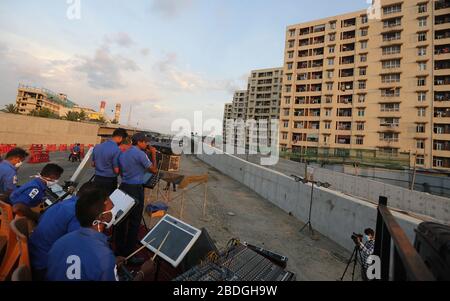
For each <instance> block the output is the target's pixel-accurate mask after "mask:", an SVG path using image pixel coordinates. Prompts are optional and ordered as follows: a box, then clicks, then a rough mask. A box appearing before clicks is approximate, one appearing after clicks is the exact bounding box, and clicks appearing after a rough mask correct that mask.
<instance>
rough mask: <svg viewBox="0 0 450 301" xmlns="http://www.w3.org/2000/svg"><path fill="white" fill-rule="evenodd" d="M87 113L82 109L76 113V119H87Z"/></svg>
mask: <svg viewBox="0 0 450 301" xmlns="http://www.w3.org/2000/svg"><path fill="white" fill-rule="evenodd" d="M87 117H88V116H87V114H86V112H85V111H83V110H81V112H80V113H78V119H79V120H80V121H84V120H86V119H87Z"/></svg>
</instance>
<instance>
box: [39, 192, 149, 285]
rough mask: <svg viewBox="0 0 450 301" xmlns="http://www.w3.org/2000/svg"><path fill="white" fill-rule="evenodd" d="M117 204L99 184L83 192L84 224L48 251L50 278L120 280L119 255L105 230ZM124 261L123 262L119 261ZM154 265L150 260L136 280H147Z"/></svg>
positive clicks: (78, 211)
mask: <svg viewBox="0 0 450 301" xmlns="http://www.w3.org/2000/svg"><path fill="white" fill-rule="evenodd" d="M113 207H114V204H113V203H112V201H111V200H110V199H109V197H108V195H107V193H106V192H105V191H104V190H103V189H101V188H96V189H93V190H91V191H90V192H89V193H86V194H83V195H81V196H80V198H79V199H78V201H77V204H76V207H75V208H76V209H75V212H76V217H77V219H78V221H79V222H80V225H81V228H80V229H79V230H77V231H74V232H71V233H69V234H66V235H65V236H63V237H62V238H60V239H59V240H58V241H56V242H55V244H54V245H53V247H52V248H51V249H50V252H49V253H48V264H47V277H46V278H47V280H49V281H118V280H119V278H118V274H117V264H118V263H119V262H120V261H122V262H123V259H122V258H116V257H115V256H114V253H113V251H112V250H111V248H110V246H109V244H108V238H107V236H106V235H105V234H104V233H103V231H104V230H105V229H106V228H107V227H108V226H109V225H110V224H111V221H112V218H113V216H112V213H111V210H112V209H113ZM119 264H120V263H119ZM153 268H154V266H153V261H151V260H149V261H147V262H146V263H145V264H144V265H143V266H142V268H141V270H140V271H139V272H138V273H137V275H136V277H135V280H144V277H145V274H146V273H148V272H150V271H151V270H152V269H153Z"/></svg>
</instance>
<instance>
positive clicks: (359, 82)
mask: <svg viewBox="0 0 450 301" xmlns="http://www.w3.org/2000/svg"><path fill="white" fill-rule="evenodd" d="M358 88H359V89H365V88H366V81H365V80H360V81H358Z"/></svg>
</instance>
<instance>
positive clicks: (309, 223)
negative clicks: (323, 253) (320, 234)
mask: <svg viewBox="0 0 450 301" xmlns="http://www.w3.org/2000/svg"><path fill="white" fill-rule="evenodd" d="M313 197H314V181H311V200H310V202H309V215H308V222H307V223H306V224H305V225H304V226H303V227H302V228H301V229H300V232H303V230H305V229H306V227H308V229H309V232H310V233H311V235H314V229H313V227H312V224H311V213H312V206H313Z"/></svg>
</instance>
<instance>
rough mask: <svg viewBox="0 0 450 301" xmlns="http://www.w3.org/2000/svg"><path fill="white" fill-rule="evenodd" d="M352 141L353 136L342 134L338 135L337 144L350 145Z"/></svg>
mask: <svg viewBox="0 0 450 301" xmlns="http://www.w3.org/2000/svg"><path fill="white" fill-rule="evenodd" d="M351 143H352V137H351V136H342V135H337V136H336V144H344V145H349V144H351Z"/></svg>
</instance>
